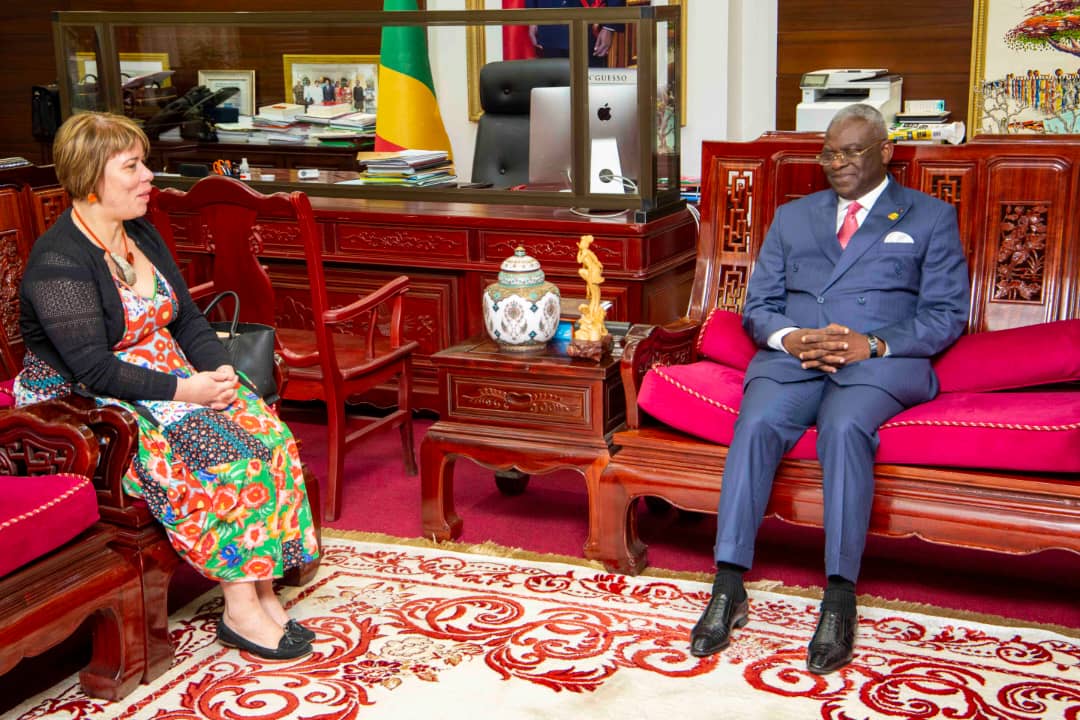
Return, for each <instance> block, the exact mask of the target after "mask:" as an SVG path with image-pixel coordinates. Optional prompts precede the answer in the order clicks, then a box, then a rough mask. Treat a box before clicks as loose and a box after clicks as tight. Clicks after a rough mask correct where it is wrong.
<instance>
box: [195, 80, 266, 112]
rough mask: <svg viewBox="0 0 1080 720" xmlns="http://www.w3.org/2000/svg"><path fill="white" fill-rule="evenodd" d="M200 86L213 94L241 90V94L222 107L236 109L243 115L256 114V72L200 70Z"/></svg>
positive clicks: (229, 99)
mask: <svg viewBox="0 0 1080 720" xmlns="http://www.w3.org/2000/svg"><path fill="white" fill-rule="evenodd" d="M199 84H200V85H205V86H206V87H207V88H208V89H210V90H211V91H213V92H217V91H218V90H220V89H222V88H226V87H237V88H240V92H238V93H236V94H235V95H233V96H232V97H230V98H228V99H226V100H225V102H223V103H221V107H234V108H236V109H237V110H239V111H240V114H241V115H254V114H255V71H254V70H200V71H199Z"/></svg>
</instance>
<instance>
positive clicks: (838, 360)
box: [690, 105, 969, 674]
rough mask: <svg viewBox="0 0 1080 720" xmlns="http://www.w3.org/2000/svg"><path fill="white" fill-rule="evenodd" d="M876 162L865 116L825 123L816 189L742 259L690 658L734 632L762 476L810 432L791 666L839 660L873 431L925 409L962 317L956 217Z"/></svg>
mask: <svg viewBox="0 0 1080 720" xmlns="http://www.w3.org/2000/svg"><path fill="white" fill-rule="evenodd" d="M892 153H893V146H892V144H891V143H890V142H889V140H888V132H887V130H886V127H885V121H884V119H883V118H882V117H881V114H880V113H879V112H878V111H877V110H875V109H874V108H872V107H870V106H868V105H852V106H849V107H846V108H844V109H842V110H841V111H840V112H838V113H837V115H836V116H835V117H834V119H833V120H832V122H831V123H830V125H829V128H828V130H827V131H826V133H825V145H824V148H823V149H822V151H821V154H820V155H819V156H818V161H819V162H820V164H821V165H822V167H823V169H824V171H825V175H826V177H827V178H828V181H829V185H831V186H832V189H831V190H825V191H822V192H818V193H814V194H813V195H809V196H807V197H804V198H800V199H798V200H795V201H793V202H790V203H787V204H785V205H782V206H781V207H779V208H777V211H776V216H775V217H774V218H773V222H772V225H771V226H770V228H769V232H768V235H767V236H766V238H765V242H764V244H763V245H762V247H761V252H760V253H759V255H758V257H757V263H756V265H755V267H754V271H753V274H752V275H751V277H750V282H749V284H748V286H747V293H746V303H745V306H744V310H743V326H744V327H745V328H746V330H747V332H748V333H749V334H750V335H751V336H752V337H753V338H754V340H755V341H756V342H757V344H758V347H759V348H761V349H759V350H758V352H757V354H756V355H755V356H754V358H753V360H752V361H751V362H750V366H749V367H748V368H747V370H746V379H745V382H744V386H743V399H742V403H741V405H740V408H739V418H738V420H737V422H736V423H735V434H734V437H733V439H732V441H731V446H730V448H729V450H728V456H727V463H726V464H725V466H724V477H723V484H722V488H721V492H720V504H719V510H718V517H717V531H716V547H715V557H716V568H717V571H716V579H715V581H714V582H713V591H712V599H711V600H710V601H709V605H708V607H707V608H706V609H705V612H704V613H703V614H702V616H701V619H700V620H699V621H698V623H697V624H696V625H695V626H694V628H693V630H692V631H691V635H690V649H691V652H692V653H693V654H694V655H697V656H705V655H710V654H712V653H715V652H718V651H720V650H722V649H723V648H725V647H727V645H728V643H729V641H730V635H731V630H732V628H733V627H741V626H743V625H745V624H746V622H747V612H748V609H749V606H748V602H747V598H746V590H745V589H744V587H743V582H742V574H743V573H744V572H745V571H746V570H747V569H749V568H750V565H751V563H752V562H753V554H754V537H755V535H756V534H757V529H758V526H759V525H760V523H761V520H762V517H763V516H764V513H765V508H766V505H767V503H768V501H769V494H770V492H771V489H772V481H773V475H774V473H775V472H776V468H777V465H778V464H779V462H780V458H781V457H782V456H783V455H784V453H786V452H787V451H788V450H790V449H791V447H792V446H793V445H794V444H795V442H796V441H797V440H798V439H799V437H800V436H801V435H802V434H803V432H804V431H805V430H806V429H807V428H808V427H810V426H811V425H816V426H817V432H818V439H817V456H818V459H819V461H820V462H821V467H822V474H823V492H824V524H825V571H826V575H827V576H828V578H827V579H828V582H827V585H826V588H825V594H824V598H823V599H822V603H821V610H820V614H819V617H818V624H817V630H816V631H815V632H814V636H813V638H812V639H811V641H810V645H809V648H808V651H807V667H808V669H809V670H810V671H811V672H814V673H817V674H825V673H829V672H832V671H834V670H836V669H838V668H841V667H843V666H844V665H846V664H847V663H848V662H850V661H851V658H852V654H853V648H854V644H855V627H856V624H857V613H856V608H855V581H856V580H857V579H858V575H859V565H860V562H861V558H862V552H863V547H864V545H865V544H866V531H867V528H868V526H869V521H870V507H871V503H872V501H873V496H874V453H875V452H876V450H877V445H878V434H877V430H878V427H879V426H880V425H881V424H882V423H884V422H885V421H886V420H888V419H889V418H891V417H892V416H894V415H896V414H897V413H899V412H900V411H901V410H903V409H905V408H907V407H910V406H912V405H915V404H916V403H921V402H926V401H927V400H930V399H931V398H933V397H934V395H936V394H937V390H938V383H937V378H936V377H935V375H934V372H933V370H932V369H931V367H930V357H931V356H932V355H934V354H936V353H938V352H940V351H942V350H943V349H945V348H946V347H947V346H948V345H949V344H951V343H952V342H953V341H954V340H956V338H957V337H959V336H960V334H961V332H963V330H964V326H965V324H966V321H967V316H968V302H969V298H968V295H969V289H968V288H969V286H968V273H967V263H966V261H965V258H964V252H963V248H962V246H961V243H960V236H959V230H958V227H957V222H956V212H955V210H954V209H953V207H952V206H951V205H949V204H947V203H944V202H942V201H940V200H937V199H935V198H932V197H930V196H928V195H925V194H923V193H920V192H917V191H915V190H911V189H908V188H906V187H904V186H902V185H900V184H899V183H897V182H895V181H894V180H892V179H891V178H890V177H889V175H888V173H887V171H886V167H887V165H888V163H889V160H890V159H891V158H892Z"/></svg>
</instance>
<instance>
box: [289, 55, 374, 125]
mask: <svg viewBox="0 0 1080 720" xmlns="http://www.w3.org/2000/svg"><path fill="white" fill-rule="evenodd" d="M281 57H282V60H283V61H284V64H285V88H284V90H285V94H284V97H283V98H282V99H283V100H284V101H285V102H290V103H296V104H297V105H311V104H313V103H314V104H323V105H333V104H335V103H350V104H352V106H353V109H355V110H357V111H362V112H368V113H374V112H375V103H376V100H377V98H378V96H379V93H378V90H379V56H378V55H282V56H281ZM271 100H273V101H274V102H277V100H276V98H271Z"/></svg>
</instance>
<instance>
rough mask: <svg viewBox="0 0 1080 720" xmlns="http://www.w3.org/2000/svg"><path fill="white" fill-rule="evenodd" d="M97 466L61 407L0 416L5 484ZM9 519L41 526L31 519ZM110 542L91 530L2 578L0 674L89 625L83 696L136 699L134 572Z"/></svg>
mask: <svg viewBox="0 0 1080 720" xmlns="http://www.w3.org/2000/svg"><path fill="white" fill-rule="evenodd" d="M97 462H98V444H97V441H96V439H95V437H94V435H93V433H92V432H91V430H90V429H89V428H88V427H87V426H86V425H84V424H81V423H78V422H72V421H71V419H70V416H69V413H68V410H67V408H66V407H64V406H63V405H62V404H60V403H55V402H50V403H39V404H37V405H33V406H30V407H28V408H24V409H13V408H7V409H4V410H0V468H2V470H3V474H5V475H12V476H17V477H19V479H20V480H24V479H25V480H26V481H27V482H30V481H32V480H33V478H31V477H29V476H35V475H37V476H40V475H52V474H58V473H70V474H75V475H82V476H85V477H89V476H90V474H91V473H92V472H93V469H94V467H95V466H96V464H97ZM56 500H58V501H59V500H60V498H56ZM12 519H13V520H14V521H17V522H19V523H26V524H28V525H30V526H33V525H35V524H36V525H39V526H40V525H41V524H42V523H40V522H38V521H39V520H40V519H41V516H40V515H34V514H33V513H27V514H26V515H20V516H18V517H17V518H12ZM48 522H49V521H44V524H46V525H47V524H48ZM118 532H119V531H118V529H117V528H116V527H115V526H114V525H112V524H110V523H107V522H101V521H99V522H96V523H94V524H93V525H91V526H90V527H89V528H88V529H86V530H84V531H83V532H82V533H80V534H79V535H77V536H75V537H74V538H73V539H71V540H69V541H68V542H66V543H64V544H63V545H61V546H60V547H58V548H56V549H54V550H52V551H51V552H48V553H46V554H44V555H42V556H40V557H38V558H36V559H34V560H32V561H31V562H29V563H27V564H25V565H22V566H21V567H19V568H18V569H16V570H14V571H13V572H11V573H9V574H6V575H5V576H4V577H3V578H0V674H2V673H6V672H7V671H8V670H10V669H11V668H13V667H14V666H15V665H16V664H17V663H18V662H19V661H20V660H22V659H23V658H24V657H30V656H35V655H39V654H40V653H42V652H44V651H46V650H48V649H49V648H52V647H54V646H55V645H57V644H58V643H60V642H61V641H63V640H64V639H65V638H67V637H68V636H70V635H71V634H72V633H74V632H75V631H76V630H77V629H78V628H79V626H80V625H82V624H83V623H88V624H89V629H90V634H91V639H92V652H91V657H90V662H89V664H88V665H87V666H86V667H85V668H83V669H82V670H81V671H80V673H79V680H80V683H81V685H82V687H83V690H84V691H85V692H86V693H87V694H89V695H92V696H95V697H102V698H106V699H109V700H118V699H120V698H122V697H124V696H125V695H127V694H128V693H129V692H131V691H132V690H134V689H135V687H136V686H137V685H138V684H139V681H140V679H141V678H142V677H143V675H144V669H145V662H144V652H145V645H146V643H145V639H144V637H143V633H144V631H145V621H144V614H143V594H142V585H141V583H140V580H139V575H138V570H137V568H136V567H135V566H134V565H133V564H132V563H131V562H129V559H128V558H127V557H125V555H124V554H123V553H122V552H120V551H118V549H117V547H116V544H115V543H116V536H117V534H118Z"/></svg>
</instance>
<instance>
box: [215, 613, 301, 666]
mask: <svg viewBox="0 0 1080 720" xmlns="http://www.w3.org/2000/svg"><path fill="white" fill-rule="evenodd" d="M217 637H218V640H219V641H221V643H222V644H223V645H230V646H232V647H236V648H240V649H241V650H247V651H248V652H249V653H251V654H253V655H258V656H259V657H261V658H264V659H266V660H291V659H292V658H298V657H300V656H301V655H307V654H308V653H309V652H311V643H310V642H307V641H306V640H301V639H300V638H298V637H296V636H295V635H290V634H289V633H288V632H286V633H285V634H284V635H282V636H281V639H280V640H278V644H277V648H276V649H274V648H268V647H263V646H262V645H256V644H255V643H253V642H251V641H250V640H248V639H247V638H245V637H242V636H240V635H239V634H237V633H236V632H235V631H234V630H233V629H232V628H230V627H229V626H228V625H226V624H225V618H224V617H222V618H221V619H219V620H218V626H217Z"/></svg>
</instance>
